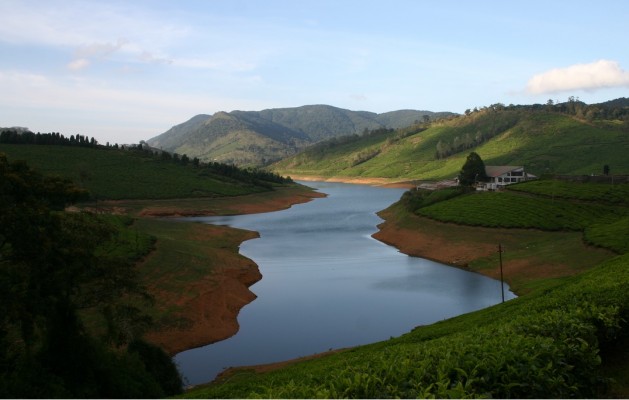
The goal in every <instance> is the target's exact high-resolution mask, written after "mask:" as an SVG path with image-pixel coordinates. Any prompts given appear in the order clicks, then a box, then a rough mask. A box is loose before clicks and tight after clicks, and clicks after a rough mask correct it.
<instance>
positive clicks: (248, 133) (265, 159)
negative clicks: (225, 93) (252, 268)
mask: <svg viewBox="0 0 629 400" xmlns="http://www.w3.org/2000/svg"><path fill="white" fill-rule="evenodd" d="M445 115H453V114H452V113H433V112H430V111H418V110H400V111H392V112H388V113H384V114H376V113H371V112H365V111H350V110H345V109H341V108H337V107H332V106H327V105H310V106H302V107H293V108H277V109H268V110H263V111H232V112H229V113H227V112H219V113H216V114H214V115H212V116H209V115H197V116H195V117H193V118H192V119H190V120H189V121H187V122H184V123H182V124H179V125H177V126H174V127H173V128H171V129H170V130H168V131H167V132H165V133H163V134H161V135H159V136H156V137H154V138H152V139H149V140H148V141H147V143H148V144H149V145H150V146H152V147H156V148H160V149H163V150H166V151H172V152H177V153H180V154H187V155H189V156H191V157H198V158H199V159H201V160H203V161H220V162H226V163H233V164H236V165H245V166H247V165H253V166H260V165H266V164H268V163H270V162H273V161H277V160H279V159H281V158H285V157H288V156H291V155H293V154H295V153H297V152H298V151H299V150H301V149H303V148H305V147H307V146H309V145H311V144H313V143H316V142H318V141H321V140H324V139H328V138H331V137H339V136H346V135H352V134H357V133H361V132H363V131H365V130H371V129H379V128H384V127H386V128H399V127H403V126H408V125H410V124H412V123H414V122H415V121H420V120H424V119H425V118H428V119H435V118H439V117H442V116H445Z"/></svg>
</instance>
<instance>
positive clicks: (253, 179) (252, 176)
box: [0, 127, 292, 188]
mask: <svg viewBox="0 0 629 400" xmlns="http://www.w3.org/2000/svg"><path fill="white" fill-rule="evenodd" d="M2 143H4V144H23V145H52V146H78V147H89V148H94V149H101V150H112V149H114V150H119V149H123V150H127V151H133V152H135V153H136V154H139V155H142V156H145V157H147V158H154V159H159V160H162V161H165V162H173V163H176V164H180V165H183V166H188V165H191V166H193V167H195V168H200V169H204V170H205V171H207V172H211V173H214V174H216V175H221V176H224V177H227V178H230V179H234V180H238V181H243V182H247V183H252V184H256V185H259V186H263V187H267V188H271V185H270V184H272V183H277V184H286V183H291V182H292V179H291V178H289V177H282V176H280V175H279V174H276V173H273V172H270V171H266V170H263V169H258V168H240V167H237V166H235V165H230V164H224V163H218V162H208V163H206V162H202V161H201V160H200V159H199V158H197V157H194V158H190V157H188V156H187V155H186V154H181V155H180V154H177V153H170V152H167V151H162V150H159V149H155V148H152V147H150V146H149V145H148V144H146V142H143V141H142V142H140V143H139V144H133V145H121V146H119V145H118V144H117V143H116V144H114V145H110V144H109V143H107V144H105V145H101V144H99V143H98V141H97V140H96V139H94V138H93V137H91V138H89V137H87V136H84V135H78V134H77V135H71V136H70V137H66V136H64V135H62V134H60V133H59V132H52V133H39V132H37V133H33V132H31V131H29V130H28V129H26V128H19V127H18V128H0V144H2Z"/></svg>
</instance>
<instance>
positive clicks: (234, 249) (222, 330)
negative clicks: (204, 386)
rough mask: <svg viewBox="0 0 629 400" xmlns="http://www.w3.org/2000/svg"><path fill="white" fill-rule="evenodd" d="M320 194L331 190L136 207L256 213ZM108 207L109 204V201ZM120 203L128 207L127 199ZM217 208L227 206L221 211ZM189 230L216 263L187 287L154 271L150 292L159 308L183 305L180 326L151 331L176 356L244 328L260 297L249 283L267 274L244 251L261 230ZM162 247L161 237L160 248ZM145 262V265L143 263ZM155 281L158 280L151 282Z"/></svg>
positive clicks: (160, 212) (150, 212) (161, 211)
mask: <svg viewBox="0 0 629 400" xmlns="http://www.w3.org/2000/svg"><path fill="white" fill-rule="evenodd" d="M320 197H325V195H324V194H322V193H319V192H317V191H314V190H310V189H309V188H307V189H306V188H302V189H300V190H295V191H293V192H290V191H286V192H284V193H282V194H280V195H277V194H274V195H272V196H265V195H251V196H241V197H240V198H238V199H207V200H206V203H212V202H214V203H217V202H219V203H220V202H223V201H226V202H227V203H228V206H225V205H223V204H220V205H218V206H216V207H212V206H211V205H208V204H204V207H199V206H197V207H194V206H192V208H190V205H187V206H186V207H182V208H178V207H177V206H176V205H173V204H168V203H167V204H163V203H162V202H159V201H158V202H154V203H153V204H151V203H150V202H149V203H147V204H145V205H142V207H140V208H139V209H136V212H137V215H140V216H142V217H149V218H150V217H179V216H211V215H219V214H223V215H224V214H225V212H224V207H228V208H229V211H228V212H227V213H229V214H254V213H263V212H271V211H278V210H283V209H287V208H290V207H292V206H293V205H295V204H300V203H305V202H309V201H311V200H313V199H315V198H320ZM102 206H104V207H105V209H106V208H107V204H103V205H102ZM116 206H117V207H122V208H124V206H125V204H117V205H116ZM217 208H218V209H220V210H221V211H220V212H217V211H216V209H217ZM172 223H175V222H174V221H173V222H172ZM186 232H187V233H186V234H187V235H189V238H182V239H185V240H188V241H194V242H199V243H202V244H205V245H206V246H207V247H208V250H207V251H208V254H207V257H208V260H212V263H214V264H215V265H213V266H205V269H206V270H207V271H208V272H207V273H206V274H205V275H204V276H203V277H202V278H201V279H199V280H198V281H195V282H189V283H187V284H186V285H187V287H186V290H183V291H167V290H163V289H160V287H159V285H160V284H161V283H163V281H164V280H165V279H166V280H167V279H180V277H179V276H169V277H166V278H164V277H159V278H155V279H153V278H151V277H150V275H149V277H148V279H147V281H148V282H147V286H148V288H149V291H150V292H151V294H152V295H153V296H154V297H155V299H156V307H159V308H162V309H168V308H170V307H177V308H178V310H179V311H178V312H177V318H178V319H180V320H181V321H183V323H181V324H179V325H178V326H168V327H161V328H158V329H155V330H153V331H150V332H148V334H147V335H146V337H147V339H148V340H149V341H151V342H153V343H155V344H156V345H158V346H160V347H162V348H163V349H164V351H166V353H168V354H169V355H171V356H174V355H175V354H177V353H179V352H182V351H185V350H190V349H193V348H197V347H201V346H205V345H208V344H212V343H215V342H218V341H221V340H225V339H227V338H229V337H231V336H233V335H234V334H236V333H237V332H238V329H239V325H238V320H237V317H238V314H239V312H240V310H241V309H242V308H243V307H244V306H245V305H247V304H249V303H250V302H252V301H253V300H255V299H256V295H255V294H254V293H253V292H251V290H249V287H251V286H252V285H253V284H255V283H256V282H258V281H259V280H260V279H262V274H261V273H260V270H259V268H258V265H257V264H256V263H255V262H253V261H252V260H250V259H248V258H246V257H244V256H242V255H240V253H239V252H238V248H239V247H240V245H241V244H242V243H243V242H244V241H246V240H251V239H255V238H257V237H258V233H257V232H252V231H246V230H241V229H235V228H230V227H224V226H214V225H207V224H196V223H190V228H189V229H188V230H187V231H186ZM226 235H229V239H225V240H226V242H229V244H221V245H220V246H218V247H217V245H216V244H215V243H214V242H213V241H215V240H216V238H224V237H226ZM159 246H160V244H159V239H158V243H157V251H159ZM150 258H151V256H150V255H149V257H148V258H147V260H145V261H144V262H143V263H142V264H146V263H147V262H150ZM142 267H143V266H142V265H140V268H142ZM196 268H198V267H196ZM149 274H150V272H149ZM184 279H185V278H184ZM152 280H154V281H153V282H151V281H152Z"/></svg>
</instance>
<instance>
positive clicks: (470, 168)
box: [459, 152, 487, 186]
mask: <svg viewBox="0 0 629 400" xmlns="http://www.w3.org/2000/svg"><path fill="white" fill-rule="evenodd" d="M486 180H487V174H486V173H485V163H484V162H483V160H482V159H481V158H480V156H479V155H478V154H476V153H475V152H472V153H470V154H469V155H468V156H467V159H466V160H465V164H463V167H462V168H461V172H460V173H459V184H460V185H462V186H473V185H474V184H476V182H484V181H486Z"/></svg>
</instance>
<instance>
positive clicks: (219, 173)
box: [0, 143, 278, 200]
mask: <svg viewBox="0 0 629 400" xmlns="http://www.w3.org/2000/svg"><path fill="white" fill-rule="evenodd" d="M0 153H4V154H6V156H7V158H8V159H9V160H10V161H17V160H24V161H26V162H27V163H28V165H30V166H31V167H33V168H34V169H35V170H37V171H39V172H41V173H44V174H47V175H53V176H59V177H62V178H66V179H70V180H72V181H74V182H76V183H77V184H79V185H80V186H81V187H83V188H86V189H87V190H89V192H90V194H91V196H92V197H93V198H94V199H99V200H103V199H114V200H115V199H168V198H185V197H216V196H235V195H242V194H249V193H256V192H263V191H268V190H270V189H271V187H272V186H273V185H277V184H278V182H272V181H273V180H274V179H273V176H268V177H267V176H266V173H262V174H261V175H258V174H257V173H255V172H251V171H243V170H240V169H237V168H235V167H230V166H226V165H224V166H221V165H194V163H192V162H187V163H186V162H184V161H181V160H179V161H177V160H173V159H172V158H168V157H166V156H165V155H166V153H164V155H163V156H161V157H156V156H155V155H152V154H151V153H150V152H143V151H138V150H122V149H114V148H111V147H109V148H106V147H102V146H99V147H98V148H90V147H80V146H59V145H31V144H6V143H0ZM221 167H222V168H221ZM267 178H268V180H266V179H267Z"/></svg>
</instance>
